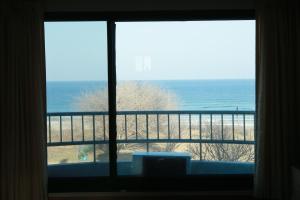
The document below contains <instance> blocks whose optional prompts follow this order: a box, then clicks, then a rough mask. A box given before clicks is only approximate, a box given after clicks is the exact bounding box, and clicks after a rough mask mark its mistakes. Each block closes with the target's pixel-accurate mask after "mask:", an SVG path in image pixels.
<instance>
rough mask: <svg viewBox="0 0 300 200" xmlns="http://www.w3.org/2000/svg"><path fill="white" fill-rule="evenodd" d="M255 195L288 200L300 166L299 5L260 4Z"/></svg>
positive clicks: (291, 1)
mask: <svg viewBox="0 0 300 200" xmlns="http://www.w3.org/2000/svg"><path fill="white" fill-rule="evenodd" d="M256 13H257V18H256V19H257V118H258V119H257V133H258V135H257V161H256V163H257V167H256V178H255V195H256V197H259V198H265V199H283V200H288V199H289V198H290V194H291V190H290V188H291V171H290V169H291V166H292V165H298V164H299V161H300V156H299V155H300V154H299V153H300V139H299V138H300V137H299V134H300V117H299V116H300V2H299V1H298V0H273V1H270V0H261V1H257V9H256Z"/></svg>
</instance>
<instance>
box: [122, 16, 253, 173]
mask: <svg viewBox="0 0 300 200" xmlns="http://www.w3.org/2000/svg"><path fill="white" fill-rule="evenodd" d="M116 55H117V58H116V61H117V81H118V83H117V111H118V115H117V127H118V129H117V139H118V140H117V143H118V144H117V148H118V149H117V151H118V172H119V175H128V174H130V175H141V176H148V175H149V176H159V175H163V176H166V175H168V176H174V175H195V174H228V173H230V174H240V173H250V174H251V173H253V170H254V165H253V162H254V154H255V153H254V112H255V22H254V21H251V20H249V21H187V22H118V23H117V24H116ZM176 163H177V164H176ZM127 166H131V167H130V168H126V167H127ZM176 166H178V168H176Z"/></svg>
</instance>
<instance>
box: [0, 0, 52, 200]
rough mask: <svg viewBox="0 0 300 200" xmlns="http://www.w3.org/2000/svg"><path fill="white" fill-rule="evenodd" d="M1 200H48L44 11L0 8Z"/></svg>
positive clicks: (23, 5)
mask: <svg viewBox="0 0 300 200" xmlns="http://www.w3.org/2000/svg"><path fill="white" fill-rule="evenodd" d="M0 7H1V8H0V87H1V91H0V106H1V107H0V113H1V118H0V119H1V120H0V131H1V132H0V149H1V152H0V154H1V158H0V159H1V160H0V166H1V168H0V173H1V182H0V188H1V189H0V198H1V199H3V200H44V199H47V157H46V94H45V91H46V78H45V58H44V55H45V52H44V30H43V29H44V27H43V23H44V22H43V14H44V12H43V5H42V2H40V1H37V0H36V1H34V0H31V1H29V0H27V1H20V0H19V1H16V0H12V1H10V0H4V1H1V3H0Z"/></svg>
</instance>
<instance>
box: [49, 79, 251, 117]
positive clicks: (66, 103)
mask: <svg viewBox="0 0 300 200" xmlns="http://www.w3.org/2000/svg"><path fill="white" fill-rule="evenodd" d="M147 83H150V84H154V85H156V86H159V87H161V88H163V89H165V90H169V91H171V92H172V93H174V94H176V96H177V98H178V99H179V102H180V105H179V108H178V109H179V110H250V111H253V110H255V80H248V79H247V80H246V79H245V80H244V79H243V80H161V81H147ZM106 84H107V83H106V82H103V81H48V82H47V112H75V111H79V110H78V108H76V106H75V104H74V102H75V100H76V98H78V97H79V96H80V95H82V93H85V92H92V91H95V90H99V89H103V88H104V87H105V85H106Z"/></svg>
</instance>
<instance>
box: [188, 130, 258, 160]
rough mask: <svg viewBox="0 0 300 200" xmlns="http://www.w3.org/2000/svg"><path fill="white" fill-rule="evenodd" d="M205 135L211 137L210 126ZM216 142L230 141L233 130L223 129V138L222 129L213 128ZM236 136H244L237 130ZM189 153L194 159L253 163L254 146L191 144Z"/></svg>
mask: <svg viewBox="0 0 300 200" xmlns="http://www.w3.org/2000/svg"><path fill="white" fill-rule="evenodd" d="M204 131H205V133H204V135H210V131H211V130H210V126H209V125H206V126H205V127H204ZM212 131H213V133H215V134H213V139H214V140H222V139H225V140H230V139H231V138H232V130H230V129H229V128H228V127H224V128H223V136H222V135H221V134H220V132H221V129H220V127H219V126H218V125H213V126H212ZM235 134H236V135H237V137H238V135H242V131H238V130H236V132H235ZM187 151H188V152H190V153H191V154H192V157H193V158H194V159H203V160H217V161H233V162H238V161H242V162H253V161H254V146H253V145H250V144H226V143H225V142H224V143H203V144H199V143H197V144H189V145H188V147H187Z"/></svg>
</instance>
